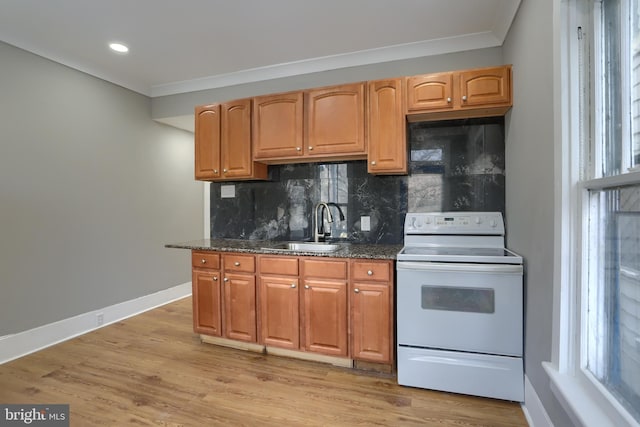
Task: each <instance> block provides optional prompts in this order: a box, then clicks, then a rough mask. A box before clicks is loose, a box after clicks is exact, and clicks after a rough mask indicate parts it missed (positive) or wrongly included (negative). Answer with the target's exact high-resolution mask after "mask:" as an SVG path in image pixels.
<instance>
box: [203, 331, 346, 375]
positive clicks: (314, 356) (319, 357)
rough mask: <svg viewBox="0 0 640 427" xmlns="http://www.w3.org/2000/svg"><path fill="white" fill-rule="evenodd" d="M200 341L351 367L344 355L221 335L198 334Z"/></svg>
mask: <svg viewBox="0 0 640 427" xmlns="http://www.w3.org/2000/svg"><path fill="white" fill-rule="evenodd" d="M200 341H202V342H203V343H206V344H213V345H219V346H222V347H229V348H233V349H236V350H244V351H251V352H254V353H261V354H270V355H273V356H282V357H290V358H292V359H300V360H308V361H311V362H320V363H327V364H331V365H334V366H339V367H341V368H353V367H354V361H353V359H350V358H346V357H336V356H328V355H326V354H319V353H310V352H304V351H297V350H288V349H286V348H278V347H270V346H266V345H262V344H257V343H250V342H243V341H236V340H230V339H228V338H222V337H212V336H210V335H204V334H200Z"/></svg>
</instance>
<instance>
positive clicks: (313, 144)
mask: <svg viewBox="0 0 640 427" xmlns="http://www.w3.org/2000/svg"><path fill="white" fill-rule="evenodd" d="M305 118H306V123H305V125H306V127H305V138H304V141H305V148H306V150H307V152H306V155H307V156H309V157H323V156H324V157H326V156H327V155H338V156H340V157H341V158H343V159H347V158H360V159H364V158H366V155H367V151H366V149H367V144H366V141H365V84H364V83H355V84H348V85H341V86H332V87H327V88H321V89H316V90H310V91H307V92H306V93H305Z"/></svg>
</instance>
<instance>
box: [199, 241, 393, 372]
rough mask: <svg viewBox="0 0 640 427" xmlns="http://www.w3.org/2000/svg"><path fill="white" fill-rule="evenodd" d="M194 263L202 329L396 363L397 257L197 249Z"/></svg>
mask: <svg viewBox="0 0 640 427" xmlns="http://www.w3.org/2000/svg"><path fill="white" fill-rule="evenodd" d="M192 268H193V270H192V271H193V318H194V331H195V332H197V333H200V334H203V335H209V336H213V337H221V338H227V339H230V340H234V341H242V342H249V343H258V344H259V345H262V346H266V347H271V348H273V347H278V348H282V349H288V350H294V351H299V352H308V353H317V354H321V355H328V356H334V357H338V358H351V359H355V360H360V361H366V362H375V363H378V364H384V365H393V360H394V357H393V355H394V326H393V325H394V323H393V304H394V303H393V295H394V292H393V287H394V285H393V282H394V277H393V272H394V267H393V261H391V260H362V259H352V260H349V259H342V258H328V257H297V256H285V255H257V256H256V255H247V254H236V253H216V252H208V251H193V252H192ZM301 354H302V353H301Z"/></svg>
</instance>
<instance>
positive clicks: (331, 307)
mask: <svg viewBox="0 0 640 427" xmlns="http://www.w3.org/2000/svg"><path fill="white" fill-rule="evenodd" d="M302 292H303V301H304V302H303V304H304V306H303V314H302V316H303V319H304V320H303V322H304V326H303V328H304V343H305V345H304V348H305V350H307V351H313V352H316V353H323V354H329V355H333V356H348V353H349V348H348V338H347V337H348V333H347V282H338V281H323V280H316V279H305V281H304V289H303V290H302Z"/></svg>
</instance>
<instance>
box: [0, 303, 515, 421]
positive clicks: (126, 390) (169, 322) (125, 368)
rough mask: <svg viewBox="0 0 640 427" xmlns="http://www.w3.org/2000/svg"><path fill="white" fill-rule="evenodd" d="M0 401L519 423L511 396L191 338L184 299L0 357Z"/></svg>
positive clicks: (168, 411)
mask: <svg viewBox="0 0 640 427" xmlns="http://www.w3.org/2000/svg"><path fill="white" fill-rule="evenodd" d="M0 403H4V404H6V403H33V404H51V403H68V404H70V411H71V425H72V426H82V427H84V426H94V425H108V426H128V425H136V426H151V425H156V426H157V425H160V426H210V425H225V426H240V425H246V426H306V425H323V426H355V425H360V426H370V425H384V426H412V425H421V426H441V427H442V426H457V427H460V426H492V427H498V426H526V425H527V423H526V421H525V418H524V415H523V413H522V410H521V408H520V405H519V404H516V403H511V402H503V401H499V400H492V399H484V398H476V397H469V396H461V395H455V394H449V393H440V392H435V391H428V390H421V389H414V388H408V387H401V386H398V385H397V383H396V381H395V379H394V378H387V377H383V376H380V375H375V374H366V373H362V372H360V373H358V372H354V371H352V370H348V369H344V368H337V367H333V366H328V365H324V364H320V363H315V362H306V361H299V360H292V359H287V358H283V357H277V356H265V355H261V354H257V353H250V352H244V351H240V350H232V349H227V348H221V347H217V346H212V345H209V344H202V343H200V341H199V338H198V337H197V336H196V335H195V334H194V333H193V332H192V330H191V299H190V298H186V299H183V300H181V301H177V302H175V303H172V304H168V305H166V306H164V307H160V308H157V309H155V310H152V311H149V312H147V313H144V314H141V315H139V316H136V317H133V318H130V319H127V320H125V321H122V322H118V323H116V324H113V325H110V326H107V327H104V328H102V329H100V330H97V331H95V332H91V333H89V334H86V335H83V336H81V337H79V338H75V339H73V340H70V341H67V342H64V343H62V344H58V345H56V346H53V347H50V348H48V349H45V350H42V351H39V352H37V353H34V354H31V355H29V356H25V357H23V358H21V359H18V360H15V361H13V362H9V363H6V364H4V365H0Z"/></svg>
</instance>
